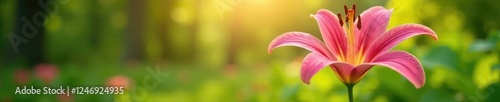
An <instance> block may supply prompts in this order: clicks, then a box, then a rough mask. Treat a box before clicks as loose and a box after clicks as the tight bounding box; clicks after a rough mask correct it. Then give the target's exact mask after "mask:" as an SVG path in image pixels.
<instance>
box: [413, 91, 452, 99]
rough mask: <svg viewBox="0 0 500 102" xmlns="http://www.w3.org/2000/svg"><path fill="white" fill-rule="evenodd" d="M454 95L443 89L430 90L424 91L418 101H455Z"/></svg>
mask: <svg viewBox="0 0 500 102" xmlns="http://www.w3.org/2000/svg"><path fill="white" fill-rule="evenodd" d="M455 101H456V100H455V99H454V95H453V94H452V93H449V92H447V91H445V90H431V91H427V92H425V93H424V94H423V95H422V97H421V98H420V102H455Z"/></svg>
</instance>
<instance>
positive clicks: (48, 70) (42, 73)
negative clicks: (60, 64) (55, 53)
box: [35, 63, 59, 84]
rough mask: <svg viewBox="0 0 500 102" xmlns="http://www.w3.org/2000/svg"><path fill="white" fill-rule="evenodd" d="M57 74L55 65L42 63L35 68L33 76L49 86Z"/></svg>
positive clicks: (57, 70)
mask: <svg viewBox="0 0 500 102" xmlns="http://www.w3.org/2000/svg"><path fill="white" fill-rule="evenodd" d="M58 73H59V69H58V68H57V66H56V65H52V64H44V63H42V64H38V65H36V66H35V74H36V76H37V77H38V78H40V79H41V80H42V82H43V83H44V84H51V83H52V81H54V79H55V78H56V77H57V74H58Z"/></svg>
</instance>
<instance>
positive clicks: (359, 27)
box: [358, 15, 361, 29]
mask: <svg viewBox="0 0 500 102" xmlns="http://www.w3.org/2000/svg"><path fill="white" fill-rule="evenodd" d="M358 29H361V16H359V15H358Z"/></svg>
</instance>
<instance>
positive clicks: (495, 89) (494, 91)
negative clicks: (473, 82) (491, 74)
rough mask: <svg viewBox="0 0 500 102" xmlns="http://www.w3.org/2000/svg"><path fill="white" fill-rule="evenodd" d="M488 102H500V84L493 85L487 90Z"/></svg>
mask: <svg viewBox="0 0 500 102" xmlns="http://www.w3.org/2000/svg"><path fill="white" fill-rule="evenodd" d="M485 91H486V95H487V98H486V102H500V97H498V96H500V83H496V84H491V85H490V86H488V87H487V88H486V90H485Z"/></svg>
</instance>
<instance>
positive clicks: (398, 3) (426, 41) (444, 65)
mask: <svg viewBox="0 0 500 102" xmlns="http://www.w3.org/2000/svg"><path fill="white" fill-rule="evenodd" d="M236 1H238V2H229V1H227V0H146V1H144V2H145V10H144V11H142V12H144V15H143V16H144V17H145V18H144V19H143V20H142V22H143V23H144V25H143V26H135V25H130V21H129V20H130V19H129V18H130V15H129V14H128V13H129V12H128V10H129V9H128V8H129V7H131V6H134V4H131V3H129V2H128V1H126V0H125V1H124V0H69V2H68V3H67V4H63V5H59V7H60V11H59V12H56V13H51V14H50V17H48V18H47V24H46V32H45V34H46V38H45V42H46V47H44V51H45V52H46V53H44V56H46V61H47V63H51V64H55V65H57V66H58V68H59V70H60V71H59V74H58V77H57V78H56V81H55V82H54V83H53V84H52V85H49V86H54V87H55V86H61V85H63V86H103V85H104V84H105V82H106V80H107V79H108V78H109V77H112V76H115V75H125V76H128V77H130V78H131V79H133V82H134V83H133V86H135V87H137V86H144V76H147V75H148V72H147V71H146V69H147V68H156V67H158V68H160V70H161V72H165V73H167V74H166V76H167V77H164V78H163V80H164V81H163V82H161V83H160V84H159V86H158V87H155V88H154V89H153V90H145V91H144V92H145V94H144V96H145V98H144V101H174V102H179V101H203V102H205V101H208V102H211V101H215V102H218V101H313V102H317V101H334V102H338V101H348V99H347V91H346V88H345V87H344V85H343V84H342V83H341V82H340V81H339V80H338V78H337V77H336V76H335V74H334V73H333V72H332V70H331V69H329V68H325V69H323V70H321V71H320V72H319V73H318V74H317V75H315V76H314V77H313V79H312V81H311V82H312V84H311V85H306V84H304V83H302V82H301V81H300V74H299V71H300V65H301V61H302V58H303V57H304V56H305V55H306V54H307V53H308V52H307V51H306V50H302V49H300V48H294V47H284V48H280V49H277V50H275V51H274V52H273V54H268V53H267V46H268V44H269V43H270V41H271V40H272V39H273V38H274V37H276V36H278V35H280V34H282V33H283V32H288V31H302V32H308V33H310V34H313V35H315V36H317V37H320V33H319V29H318V27H317V23H316V21H315V20H314V19H311V18H310V17H309V14H314V13H315V12H316V10H318V9H321V8H325V9H328V10H331V11H332V12H342V11H343V5H344V4H348V5H350V4H352V3H356V4H357V6H358V11H364V10H366V9H367V8H369V7H372V6H384V7H386V8H393V9H394V12H393V13H392V16H391V19H390V24H389V28H392V27H395V26H397V25H400V24H405V23H419V24H423V25H426V26H428V27H430V28H432V29H433V30H434V31H435V32H436V33H437V34H438V36H439V41H437V42H436V41H433V40H432V39H431V38H429V37H423V36H422V37H421V36H418V37H414V38H411V39H409V40H406V41H404V42H403V43H401V44H400V45H398V46H397V47H396V48H395V49H394V50H406V51H408V52H410V53H412V54H414V55H415V56H416V57H417V58H418V59H419V60H420V61H421V63H422V65H423V66H424V69H425V72H426V79H427V81H426V84H425V86H424V87H423V88H421V89H415V88H414V86H413V85H411V83H409V81H407V80H406V79H405V78H404V77H402V76H401V75H399V74H398V73H396V72H394V71H392V70H390V69H388V68H385V67H374V68H373V69H371V70H370V71H369V72H368V74H367V75H366V76H365V78H364V79H363V80H362V81H361V82H360V83H359V84H357V85H356V86H355V88H354V96H355V97H354V98H355V100H356V101H375V102H385V101H395V102H400V101H410V102H414V101H421V102H449V101H481V102H482V101H491V102H498V101H500V98H499V97H498V96H500V80H499V78H500V70H499V69H500V64H499V58H500V55H499V54H500V49H499V48H500V44H499V39H500V19H499V17H500V6H498V5H497V4H499V3H500V1H496V0H287V1H283V0H236ZM16 3H17V2H16V1H15V0H2V1H0V22H1V25H0V35H2V37H1V39H0V45H1V46H0V53H2V54H0V56H6V55H5V54H4V53H6V52H7V51H8V50H11V49H12V48H11V47H12V46H10V42H9V40H8V39H7V34H8V33H9V32H11V31H12V29H13V26H14V22H15V21H14V19H15V16H13V15H15V11H16V10H15V9H16ZM161 24H164V26H160V25H161ZM129 27H141V28H143V29H144V31H143V32H142V33H141V34H140V36H142V37H143V45H142V49H144V51H145V52H144V58H143V59H137V60H132V61H131V60H130V59H123V54H124V52H125V51H124V50H125V47H126V46H127V45H126V43H124V42H128V41H127V40H126V38H125V36H126V34H127V29H128V28H129ZM158 35H164V36H163V37H164V38H163V40H162V39H159V38H158ZM95 39H97V40H95ZM25 60H26V59H23V58H18V59H16V61H14V63H4V62H7V61H6V59H0V100H2V101H9V100H11V101H12V100H13V101H57V100H58V98H59V97H57V96H56V95H14V94H13V93H14V90H15V87H16V84H15V83H14V82H15V79H14V76H15V74H14V71H15V70H17V69H30V68H32V67H33V66H29V65H27V64H26V61H25ZM28 85H33V86H43V85H42V84H41V82H40V80H39V79H36V78H32V79H30V82H29V83H28ZM131 90H134V89H133V88H131V89H129V90H128V91H127V92H126V94H124V95H73V96H72V97H71V100H74V101H135V99H134V98H133V96H134V95H132V93H131V92H130V91H131ZM32 97H34V98H32Z"/></svg>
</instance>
